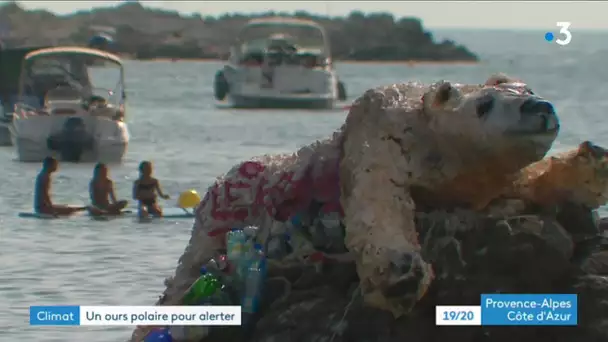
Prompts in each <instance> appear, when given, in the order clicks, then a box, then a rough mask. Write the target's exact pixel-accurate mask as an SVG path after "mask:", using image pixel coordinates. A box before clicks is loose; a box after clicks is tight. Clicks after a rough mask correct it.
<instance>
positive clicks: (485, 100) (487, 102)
mask: <svg viewBox="0 0 608 342" xmlns="http://www.w3.org/2000/svg"><path fill="white" fill-rule="evenodd" d="M492 108H494V97H492V96H484V97H482V98H481V99H480V100H479V102H478V103H477V116H478V117H480V118H483V117H485V116H486V115H487V114H488V113H490V111H491V110H492Z"/></svg>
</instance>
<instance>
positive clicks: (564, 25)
mask: <svg viewBox="0 0 608 342" xmlns="http://www.w3.org/2000/svg"><path fill="white" fill-rule="evenodd" d="M555 25H556V26H557V27H559V32H558V34H557V35H558V36H559V37H556V34H554V33H553V32H547V33H545V40H546V41H548V42H553V41H555V42H556V43H557V44H559V45H562V46H564V45H568V44H570V41H572V32H570V26H571V25H572V23H570V22H568V21H558V22H557V23H555ZM556 38H557V39H556Z"/></svg>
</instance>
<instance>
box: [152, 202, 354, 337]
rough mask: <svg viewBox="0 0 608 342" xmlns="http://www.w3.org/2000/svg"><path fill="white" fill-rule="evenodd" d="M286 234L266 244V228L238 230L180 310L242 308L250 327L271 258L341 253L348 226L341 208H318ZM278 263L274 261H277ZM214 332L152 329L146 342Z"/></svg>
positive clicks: (293, 219)
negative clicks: (345, 227)
mask: <svg viewBox="0 0 608 342" xmlns="http://www.w3.org/2000/svg"><path fill="white" fill-rule="evenodd" d="M283 226H284V228H285V229H282V230H281V231H274V232H272V231H271V232H270V235H269V236H268V238H266V239H264V238H263V237H262V236H261V235H262V234H261V229H259V228H258V227H253V226H247V227H243V228H234V229H231V230H230V231H228V232H227V233H226V235H225V249H224V250H218V251H216V253H215V256H214V257H213V258H212V259H211V260H209V261H208V262H207V263H206V265H204V266H203V267H202V268H201V270H200V276H199V278H198V279H197V280H196V281H195V282H194V283H193V284H192V285H191V286H190V288H189V289H188V290H187V291H186V292H185V294H184V295H183V297H182V300H181V305H240V306H241V307H242V316H241V317H242V325H247V324H248V323H249V322H250V321H251V318H252V317H253V315H254V314H255V313H257V312H258V310H259V307H260V300H261V296H262V290H263V288H264V283H265V280H266V270H267V259H274V260H284V259H287V258H288V257H296V258H299V257H303V256H304V257H308V258H311V259H316V261H317V262H318V260H319V258H315V257H314V255H317V256H319V255H321V259H323V256H324V255H331V254H333V253H337V254H342V253H345V252H346V247H345V246H344V226H343V224H342V221H341V213H340V211H339V208H333V207H331V206H328V205H325V206H324V205H322V204H319V203H314V204H313V205H311V207H310V208H309V210H308V211H307V212H303V213H300V214H298V215H295V216H293V217H291V218H290V220H289V221H288V222H287V223H286V224H284V225H283ZM274 260H273V261H274ZM209 329H210V327H205V326H170V327H162V328H157V329H154V330H151V331H150V332H149V333H148V335H147V336H146V337H145V339H144V341H145V342H177V341H197V340H200V339H203V338H204V337H206V336H207V335H208V334H209Z"/></svg>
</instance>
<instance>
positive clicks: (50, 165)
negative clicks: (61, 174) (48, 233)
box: [34, 157, 87, 216]
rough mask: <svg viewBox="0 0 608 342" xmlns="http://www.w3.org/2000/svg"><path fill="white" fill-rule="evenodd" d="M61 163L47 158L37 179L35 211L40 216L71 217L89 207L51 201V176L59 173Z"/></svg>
mask: <svg viewBox="0 0 608 342" xmlns="http://www.w3.org/2000/svg"><path fill="white" fill-rule="evenodd" d="M58 167H59V163H58V162H57V159H55V158H53V157H46V158H44V160H43V161H42V170H40V173H39V174H38V177H36V188H35V190H34V210H35V211H36V213H38V214H45V215H54V216H70V215H72V214H74V213H76V212H78V211H84V210H87V207H76V206H69V205H60V204H53V202H52V201H51V175H52V174H53V172H55V171H57V168H58Z"/></svg>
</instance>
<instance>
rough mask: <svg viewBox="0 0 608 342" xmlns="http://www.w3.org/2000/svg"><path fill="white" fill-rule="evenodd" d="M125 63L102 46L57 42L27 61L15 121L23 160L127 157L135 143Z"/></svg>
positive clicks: (14, 135)
mask: <svg viewBox="0 0 608 342" xmlns="http://www.w3.org/2000/svg"><path fill="white" fill-rule="evenodd" d="M125 101H126V95H125V87H124V67H123V65H122V62H121V60H120V58H118V57H117V56H115V55H113V54H111V53H107V52H104V51H101V50H96V49H90V48H83V47H56V48H47V49H41V50H36V51H33V52H31V53H29V54H27V55H26V56H25V58H24V61H23V66H22V70H21V79H20V84H19V95H18V98H17V102H16V104H15V111H14V113H13V120H12V122H11V124H10V125H9V130H10V133H11V140H12V143H13V145H14V146H15V148H16V150H17V156H18V159H19V160H20V161H24V162H39V161H41V160H43V159H44V158H45V157H47V156H53V157H56V158H57V159H58V160H62V161H68V162H105V163H117V162H120V161H122V158H123V157H124V155H125V153H126V151H127V145H128V143H129V132H128V129H127V125H126V124H125V122H124V116H125Z"/></svg>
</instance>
